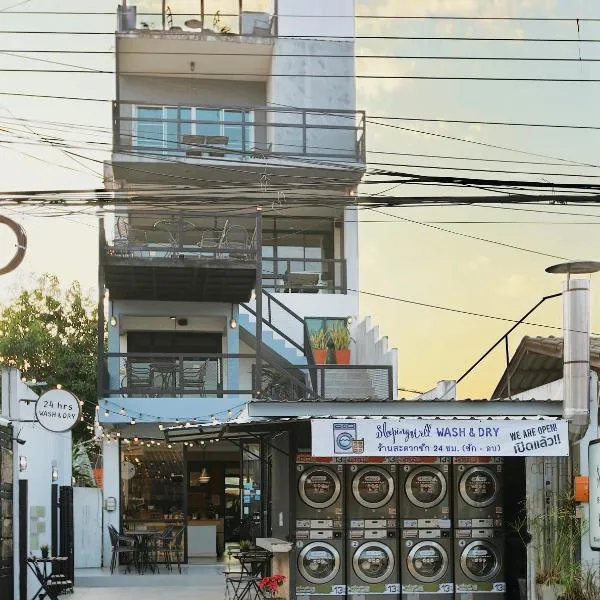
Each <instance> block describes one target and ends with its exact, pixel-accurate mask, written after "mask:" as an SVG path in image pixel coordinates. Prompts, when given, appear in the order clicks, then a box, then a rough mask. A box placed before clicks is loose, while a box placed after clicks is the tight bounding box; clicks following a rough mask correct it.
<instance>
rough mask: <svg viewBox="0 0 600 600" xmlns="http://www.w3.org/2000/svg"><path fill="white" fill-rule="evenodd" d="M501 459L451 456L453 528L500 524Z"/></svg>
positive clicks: (497, 525)
mask: <svg viewBox="0 0 600 600" xmlns="http://www.w3.org/2000/svg"><path fill="white" fill-rule="evenodd" d="M502 467H503V459H502V458H499V457H481V458H474V457H472V456H468V457H456V458H455V459H454V465H453V471H454V526H455V527H456V528H457V529H475V528H482V529H483V528H494V527H502V524H503V523H502V517H503V491H504V490H503V474H502Z"/></svg>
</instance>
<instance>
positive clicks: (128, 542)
mask: <svg viewBox="0 0 600 600" xmlns="http://www.w3.org/2000/svg"><path fill="white" fill-rule="evenodd" d="M108 534H109V535H110V543H111V545H112V556H111V560H110V572H111V574H112V573H114V570H115V567H116V566H117V559H118V557H119V556H120V555H121V554H126V553H128V554H131V558H132V559H135V541H134V540H133V539H131V538H130V537H128V536H125V535H120V534H119V532H118V531H117V530H116V529H115V528H114V527H113V526H112V525H109V526H108ZM127 571H128V572H129V571H131V564H128V565H127Z"/></svg>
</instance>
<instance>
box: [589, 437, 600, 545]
mask: <svg viewBox="0 0 600 600" xmlns="http://www.w3.org/2000/svg"><path fill="white" fill-rule="evenodd" d="M588 468H589V484H590V521H589V522H590V546H591V548H592V550H596V551H598V550H600V440H594V441H593V442H590V445H589V447H588Z"/></svg>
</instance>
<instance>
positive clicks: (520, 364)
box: [492, 336, 600, 398]
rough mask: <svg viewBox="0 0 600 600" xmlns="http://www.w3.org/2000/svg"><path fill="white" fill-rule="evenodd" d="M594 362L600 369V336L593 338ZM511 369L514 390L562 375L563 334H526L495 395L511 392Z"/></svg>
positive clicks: (591, 348) (592, 362)
mask: <svg viewBox="0 0 600 600" xmlns="http://www.w3.org/2000/svg"><path fill="white" fill-rule="evenodd" d="M590 365H591V368H592V369H593V370H594V371H596V372H598V373H600V337H593V338H591V340H590ZM507 373H510V391H511V393H512V394H520V393H522V392H525V391H527V390H531V389H533V388H536V387H539V386H540V385H545V384H547V383H552V382H553V381H557V380H559V379H562V376H563V338H561V337H554V336H550V337H529V336H526V337H524V338H523V339H522V340H521V343H520V344H519V347H518V348H517V350H516V351H515V353H514V355H513V357H512V358H511V360H510V363H509V365H508V368H507V369H506V370H505V371H504V373H503V374H502V377H501V378H500V381H499V382H498V384H497V385H496V389H495V390H494V392H493V393H492V398H506V397H507V396H508V385H507Z"/></svg>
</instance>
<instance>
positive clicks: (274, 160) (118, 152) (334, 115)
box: [113, 102, 366, 189]
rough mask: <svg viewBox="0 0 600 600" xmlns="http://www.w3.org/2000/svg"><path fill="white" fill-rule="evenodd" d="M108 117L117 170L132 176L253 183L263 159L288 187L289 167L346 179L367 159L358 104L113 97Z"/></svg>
mask: <svg viewBox="0 0 600 600" xmlns="http://www.w3.org/2000/svg"><path fill="white" fill-rule="evenodd" d="M113 121H114V139H113V169H114V177H115V179H117V180H125V181H127V182H131V183H144V182H145V183H148V182H160V183H169V184H173V183H174V181H175V182H176V183H178V181H177V178H179V177H181V178H183V179H185V181H181V182H180V183H186V184H189V180H190V178H193V179H194V180H195V181H206V182H207V183H206V184H205V185H207V186H209V184H210V182H211V181H215V180H218V181H222V180H227V181H230V180H231V181H235V182H240V183H252V184H253V185H257V182H258V181H259V179H260V176H261V174H262V173H264V170H265V164H267V165H268V169H269V179H270V181H269V183H270V184H272V185H277V184H278V183H281V184H282V185H286V187H287V188H288V189H289V188H290V187H293V186H291V185H290V184H291V182H290V178H289V169H290V167H293V168H295V169H296V170H295V172H294V175H297V176H302V170H304V171H306V172H307V173H308V172H310V176H311V177H317V176H321V177H323V178H324V179H325V178H329V179H330V180H332V181H333V180H336V181H337V184H338V185H342V186H343V185H344V184H346V185H347V183H348V182H349V181H358V180H360V178H361V177H362V174H363V172H364V165H365V161H366V150H365V113H364V112H363V111H348V110H337V111H336V110H326V109H324V110H321V109H301V108H274V107H267V106H261V107H257V106H253V107H249V106H246V107H243V106H238V107H233V106H228V107H215V106H212V107H209V106H183V105H171V106H166V105H165V106H158V105H150V104H144V103H141V102H137V103H132V102H115V103H114V104H113ZM140 163H144V165H141V164H140ZM240 163H243V168H239V166H240ZM147 165H151V166H147ZM235 166H238V169H235V168H230V167H235ZM174 177H175V180H174V179H173V178H174Z"/></svg>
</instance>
